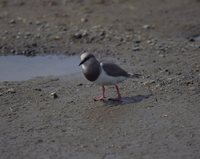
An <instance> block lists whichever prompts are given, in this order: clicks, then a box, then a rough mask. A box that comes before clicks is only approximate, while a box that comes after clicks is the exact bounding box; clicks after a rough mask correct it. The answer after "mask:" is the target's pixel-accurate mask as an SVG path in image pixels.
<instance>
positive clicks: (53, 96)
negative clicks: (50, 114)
mask: <svg viewBox="0 0 200 159" xmlns="http://www.w3.org/2000/svg"><path fill="white" fill-rule="evenodd" d="M50 96H51V97H52V98H53V99H56V98H58V95H57V94H56V92H52V93H51V94H50Z"/></svg>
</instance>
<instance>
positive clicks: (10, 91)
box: [7, 88, 16, 93]
mask: <svg viewBox="0 0 200 159" xmlns="http://www.w3.org/2000/svg"><path fill="white" fill-rule="evenodd" d="M7 92H8V93H16V91H15V89H14V88H9V89H8V90H7Z"/></svg>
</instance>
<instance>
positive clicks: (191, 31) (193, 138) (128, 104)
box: [0, 0, 200, 159]
mask: <svg viewBox="0 0 200 159" xmlns="http://www.w3.org/2000/svg"><path fill="white" fill-rule="evenodd" d="M199 15H200V1H199V0H174V1H173V2H172V1H170V0H165V1H161V0H153V1H148V0H140V1H139V0H138V1H137V0H110V1H104V0H94V1H92V0H88V1H84V0H83V1H81V0H75V1H70V0H69V1H68V0H60V1H54V0H42V1H40V0H28V1H23V0H12V1H11V0H9V1H6V0H0V30H1V31H0V55H8V54H9V55H10V54H12V55H13V54H14V55H25V56H35V55H46V54H48V55H49V54H54V55H58V54H59V55H60V54H64V55H70V56H71V55H80V54H81V53H82V52H84V51H88V52H92V53H94V54H95V55H96V56H97V57H98V58H99V59H107V58H111V59H114V61H115V62H116V63H118V64H121V65H122V67H123V68H124V69H126V70H127V71H128V72H133V73H140V74H142V75H143V78H140V79H138V80H135V79H129V80H127V81H125V82H123V83H121V84H120V85H119V86H120V88H121V91H122V96H123V98H122V103H118V102H113V101H110V100H108V101H106V102H94V100H93V97H95V96H98V95H99V94H100V93H101V92H100V89H99V88H98V86H95V85H93V84H91V83H90V82H88V81H86V80H85V79H84V77H83V75H82V74H81V73H76V74H72V75H70V76H68V75H63V76H46V77H36V78H33V79H30V80H26V81H3V82H0V156H1V157H0V158H2V159H13V158H15V159H22V158H24V159H25V158H30V159H35V158H38V159H44V158H45V159H51V158H52V159H53V158H59V159H64V158H70V159H73V158H74V159H78V158H80V159H83V158H84V159H89V158H91V159H93V158H97V159H98V158H99V159H118V158H119V159H121V158H123V159H126V158H127V159H130V158H134V159H141V158H142V159H143V158H144V159H157V158H159V159H198V158H200V152H199V150H200V124H199V123H200V116H199V114H200V104H199V103H200V40H198V38H196V37H198V36H199V35H200V18H199ZM5 69H6V68H5ZM107 91H108V94H107V96H108V97H110V98H111V97H115V95H116V92H115V89H114V88H113V87H108V88H107ZM55 94H56V95H55Z"/></svg>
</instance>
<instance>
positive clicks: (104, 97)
mask: <svg viewBox="0 0 200 159" xmlns="http://www.w3.org/2000/svg"><path fill="white" fill-rule="evenodd" d="M105 99H106V96H105V87H104V86H102V96H100V97H97V98H95V99H94V101H99V100H102V101H104V100H105Z"/></svg>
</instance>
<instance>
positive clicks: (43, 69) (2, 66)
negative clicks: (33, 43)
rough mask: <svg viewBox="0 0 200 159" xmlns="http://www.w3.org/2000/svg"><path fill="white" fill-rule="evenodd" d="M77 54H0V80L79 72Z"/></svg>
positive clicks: (26, 78) (18, 79)
mask: <svg viewBox="0 0 200 159" xmlns="http://www.w3.org/2000/svg"><path fill="white" fill-rule="evenodd" d="M79 62H80V59H79V57H78V56H64V55H59V56H56V55H50V56H34V57H26V56H21V55H17V56H13V55H11V56H0V81H20V80H28V79H31V78H33V77H37V76H50V75H55V76H57V75H70V74H74V73H78V72H80V68H79V66H78V64H79Z"/></svg>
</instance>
